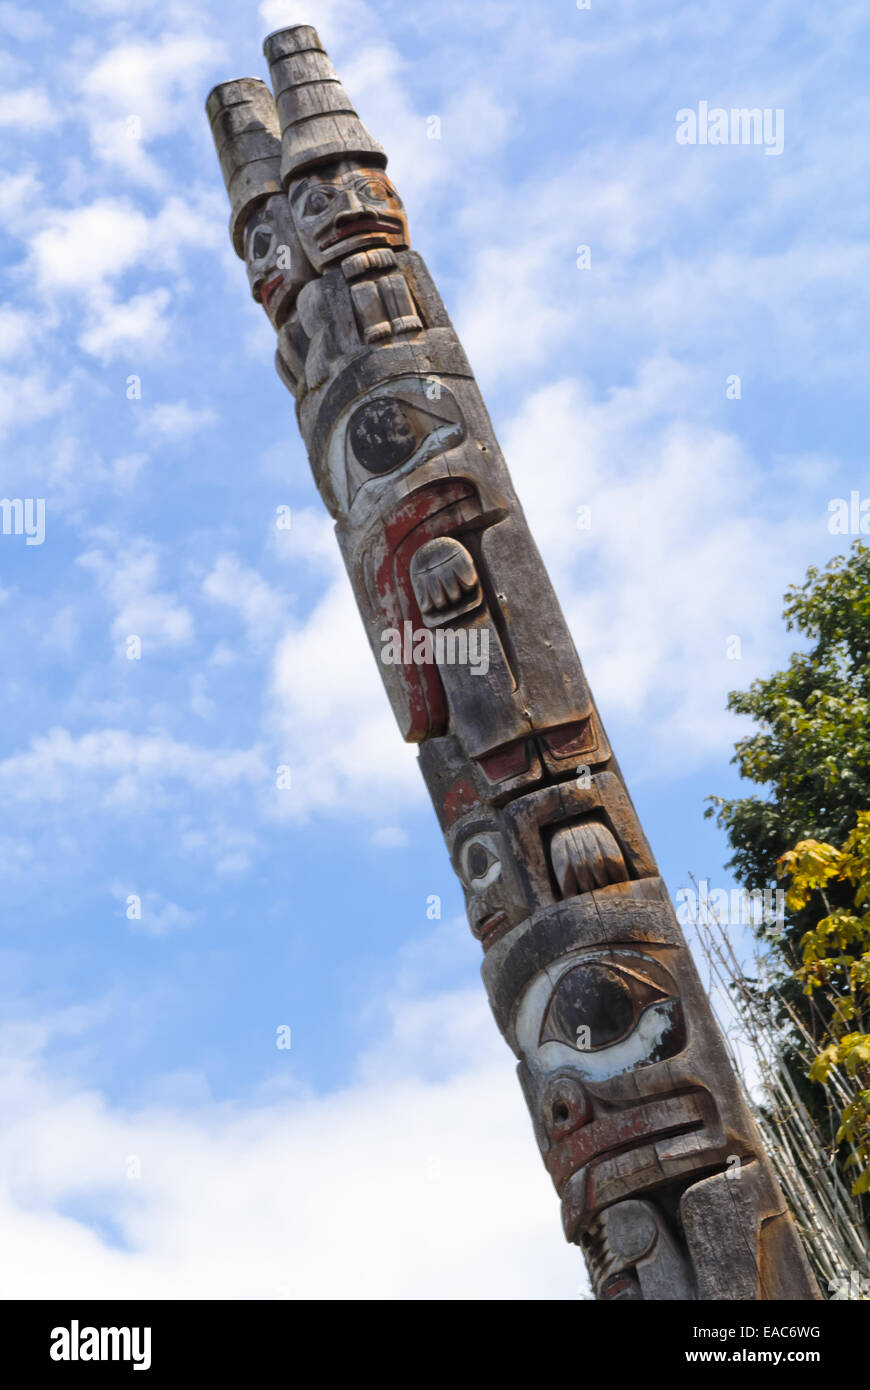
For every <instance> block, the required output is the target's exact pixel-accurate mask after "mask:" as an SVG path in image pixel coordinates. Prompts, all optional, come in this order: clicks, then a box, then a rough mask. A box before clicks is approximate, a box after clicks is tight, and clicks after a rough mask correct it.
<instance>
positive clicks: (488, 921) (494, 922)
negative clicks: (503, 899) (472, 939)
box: [477, 911, 507, 941]
mask: <svg viewBox="0 0 870 1390" xmlns="http://www.w3.org/2000/svg"><path fill="white" fill-rule="evenodd" d="M506 926H507V917H506V916H505V914H504V913H503V912H501V911H499V912H491V913H490V915H489V916H488V917H484V918H483V919H482V920H481V921H480V922H478V923H477V937H478V940H479V941H483V940H484V939H485V938H488V937H489V936H490V934H491V933H492V932H494V931H498V930H499V928H500V927H506Z"/></svg>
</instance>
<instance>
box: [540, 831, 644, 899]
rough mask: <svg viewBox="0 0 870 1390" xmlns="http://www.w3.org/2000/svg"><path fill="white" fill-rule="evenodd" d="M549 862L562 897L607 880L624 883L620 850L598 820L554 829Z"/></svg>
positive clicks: (601, 886)
mask: <svg viewBox="0 0 870 1390" xmlns="http://www.w3.org/2000/svg"><path fill="white" fill-rule="evenodd" d="M550 862H551V864H552V866H553V872H554V874H555V875H556V882H557V883H558V885H559V892H560V893H561V894H562V897H563V898H573V897H574V896H575V894H577V893H591V892H592V890H593V889H594V888H605V887H606V886H607V884H608V883H624V882H625V881H626V880H627V878H628V869H627V868H626V864H625V860H624V859H623V857H622V851H621V849H620V848H619V846H618V844H617V843H616V840H615V839H614V838H613V835H612V834H611V832H610V831H609V830H608V829H607V826H606V825H604V824H603V823H602V822H601V821H583V822H581V824H580V825H568V826H565V827H563V829H561V830H557V831H556V834H555V835H554V836H553V839H552V843H551V844H550Z"/></svg>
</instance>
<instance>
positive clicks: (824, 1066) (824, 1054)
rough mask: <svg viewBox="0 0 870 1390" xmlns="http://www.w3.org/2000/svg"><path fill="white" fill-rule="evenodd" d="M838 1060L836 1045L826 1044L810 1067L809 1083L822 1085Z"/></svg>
mask: <svg viewBox="0 0 870 1390" xmlns="http://www.w3.org/2000/svg"><path fill="white" fill-rule="evenodd" d="M838 1059H839V1048H838V1047H837V1044H836V1043H828V1046H827V1047H825V1048H823V1049H822V1051H821V1052H820V1053H819V1055H818V1057H816V1059H815V1061H814V1062H813V1064H812V1066H811V1067H810V1081H820V1082H821V1083H822V1085H824V1084H825V1082H826V1081H827V1079H828V1076H829V1075H830V1071H831V1068H832V1067H835V1066H836V1065H837V1061H838ZM838 1142H839V1141H838Z"/></svg>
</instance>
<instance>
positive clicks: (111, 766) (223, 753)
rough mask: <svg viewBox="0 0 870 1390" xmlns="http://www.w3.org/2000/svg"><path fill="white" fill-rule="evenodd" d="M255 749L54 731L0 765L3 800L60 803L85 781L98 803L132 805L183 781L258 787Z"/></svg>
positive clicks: (79, 793) (262, 773) (78, 792)
mask: <svg viewBox="0 0 870 1390" xmlns="http://www.w3.org/2000/svg"><path fill="white" fill-rule="evenodd" d="M267 775H268V774H267V771H266V768H265V766H264V764H263V761H262V758H261V756H260V754H259V752H258V751H257V750H256V749H224V748H201V747H195V746H193V745H191V744H189V743H183V742H181V741H179V740H177V739H174V738H171V737H170V736H169V735H168V734H141V735H136V734H132V733H130V732H129V731H128V730H126V729H98V730H95V731H92V732H91V733H86V734H80V735H73V734H71V733H70V732H69V730H68V729H64V728H53V729H50V730H49V732H48V733H47V734H40V735H37V736H34V737H33V738H32V739H31V741H30V745H29V747H28V749H27V750H26V751H25V752H23V753H13V754H11V755H10V756H9V757H8V758H5V759H4V760H3V761H2V762H0V786H2V787H3V789H4V795H6V796H8V797H9V798H10V799H12V798H14V799H15V800H20V801H62V800H65V799H68V798H69V796H70V795H72V794H75V796H76V799H77V801H78V803H79V804H82V798H83V795H84V791H83V788H84V783H85V781H86V780H88V781H89V782H90V783H96V784H97V786H98V787H99V786H100V785H102V786H103V787H105V789H106V790H105V793H104V798H103V804H104V805H108V806H114V807H119V806H134V805H136V804H137V803H141V801H142V800H143V799H144V797H145V796H146V794H147V795H148V796H149V797H152V796H153V794H154V793H155V792H157V791H160V790H161V789H162V788H163V787H164V786H165V785H166V784H168V783H172V782H180V783H185V784H187V785H188V786H192V787H196V788H198V789H199V790H200V791H203V792H208V793H211V792H214V791H215V790H220V789H226V788H228V787H232V786H241V785H243V784H248V785H250V786H253V787H260V786H262V785H263V783H264V780H265V778H266V776H267Z"/></svg>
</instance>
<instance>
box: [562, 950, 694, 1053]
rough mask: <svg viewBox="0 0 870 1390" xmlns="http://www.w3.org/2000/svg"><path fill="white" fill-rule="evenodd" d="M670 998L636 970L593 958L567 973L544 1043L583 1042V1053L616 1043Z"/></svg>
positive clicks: (581, 1047) (575, 1043)
mask: <svg viewBox="0 0 870 1390" xmlns="http://www.w3.org/2000/svg"><path fill="white" fill-rule="evenodd" d="M670 997H671V996H670V995H668V994H667V993H666V992H665V991H664V990H663V989H660V988H659V987H658V985H654V984H653V982H652V981H651V980H648V979H646V978H645V976H643V975H639V974H637V973H636V972H635V971H633V970H626V969H624V968H623V967H619V966H614V965H605V964H604V963H603V962H602V961H587V962H586V963H585V964H583V965H577V966H575V967H574V969H573V970H569V971H567V973H566V974H564V975H563V976H562V978H561V980H560V981H559V983H558V985H557V986H556V988H555V990H554V991H553V995H552V998H551V999H550V1003H549V1005H548V1007H547V1012H546V1014H545V1015H544V1021H543V1024H542V1025H541V1037H540V1041H541V1042H542V1043H544V1042H561V1043H567V1044H568V1046H569V1047H574V1048H577V1047H578V1040H579V1042H580V1046H579V1049H578V1050H579V1051H583V1052H595V1051H597V1050H598V1049H599V1048H602V1047H610V1046H612V1044H614V1043H618V1042H621V1040H622V1039H623V1038H626V1037H628V1035H629V1033H631V1032H632V1031H633V1030H634V1027H635V1024H636V1023H637V1020H638V1019H639V1017H640V1015H641V1014H642V1013H643V1012H644V1010H645V1009H647V1008H648V1007H649V1005H650V1004H656V1003H659V1002H660V1001H661V1000H663V999H668V998H670ZM581 1030H583V1032H582V1034H581ZM586 1030H588V1031H586Z"/></svg>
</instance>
